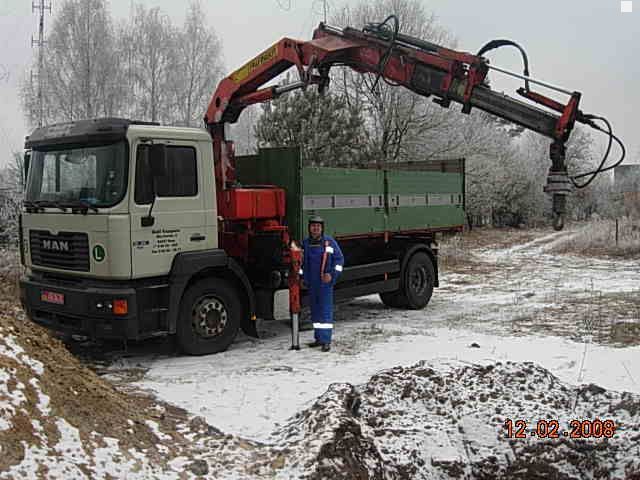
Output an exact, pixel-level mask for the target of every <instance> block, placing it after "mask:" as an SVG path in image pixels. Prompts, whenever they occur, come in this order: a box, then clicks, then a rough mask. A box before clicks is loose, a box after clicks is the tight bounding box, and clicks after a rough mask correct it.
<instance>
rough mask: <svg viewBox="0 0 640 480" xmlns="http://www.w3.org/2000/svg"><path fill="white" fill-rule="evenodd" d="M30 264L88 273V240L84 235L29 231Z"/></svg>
mask: <svg viewBox="0 0 640 480" xmlns="http://www.w3.org/2000/svg"><path fill="white" fill-rule="evenodd" d="M29 247H30V250H31V263H33V264H34V265H40V266H42V267H52V268H60V269H64V270H75V271H78V272H88V271H89V239H88V236H87V234H86V233H74V232H60V233H59V234H58V235H53V234H52V233H51V232H48V231H46V230H30V231H29Z"/></svg>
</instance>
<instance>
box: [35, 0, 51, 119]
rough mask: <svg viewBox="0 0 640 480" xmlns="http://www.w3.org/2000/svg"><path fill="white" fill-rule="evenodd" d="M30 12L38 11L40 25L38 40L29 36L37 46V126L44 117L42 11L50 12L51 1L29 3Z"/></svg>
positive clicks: (41, 0) (42, 0) (43, 0)
mask: <svg viewBox="0 0 640 480" xmlns="http://www.w3.org/2000/svg"><path fill="white" fill-rule="evenodd" d="M31 10H32V12H36V11H38V12H39V13H40V26H39V28H38V40H34V39H33V36H31V46H32V47H38V75H37V78H38V126H39V127H41V126H42V119H43V117H44V103H43V101H42V70H43V60H44V48H43V47H44V45H45V43H46V42H45V40H44V12H45V10H49V13H51V2H49V5H46V4H45V0H40V1H39V2H38V3H36V2H33V3H32V4H31Z"/></svg>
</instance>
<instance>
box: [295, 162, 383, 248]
mask: <svg viewBox="0 0 640 480" xmlns="http://www.w3.org/2000/svg"><path fill="white" fill-rule="evenodd" d="M302 192H303V224H306V222H307V220H308V218H309V216H311V215H320V216H321V217H322V218H324V220H325V229H326V232H327V233H328V234H329V235H333V236H344V235H357V234H364V233H370V232H382V231H384V229H385V225H386V224H385V212H384V173H383V172H382V171H380V170H356V169H348V168H303V169H302Z"/></svg>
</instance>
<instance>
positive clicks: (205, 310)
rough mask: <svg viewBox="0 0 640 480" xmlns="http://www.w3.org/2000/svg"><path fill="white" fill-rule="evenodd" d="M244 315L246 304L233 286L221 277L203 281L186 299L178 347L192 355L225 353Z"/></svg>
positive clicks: (190, 289) (196, 285)
mask: <svg viewBox="0 0 640 480" xmlns="http://www.w3.org/2000/svg"><path fill="white" fill-rule="evenodd" d="M241 315H242V305H241V303H240V300H239V297H238V292H237V291H236V290H235V288H233V286H231V285H230V284H229V283H228V282H226V281H225V280H223V279H220V278H207V279H204V280H200V281H198V282H197V283H195V284H194V285H192V286H191V287H189V289H188V290H187V292H186V293H185V294H184V296H183V298H182V303H181V306H180V318H179V320H178V325H177V332H176V333H177V337H178V344H179V345H180V348H181V349H182V350H183V351H184V352H185V353H188V354H190V355H206V354H209V353H217V352H222V351H224V350H226V349H227V348H229V345H231V343H232V342H233V340H234V338H235V337H236V335H237V333H238V330H239V328H240V317H241Z"/></svg>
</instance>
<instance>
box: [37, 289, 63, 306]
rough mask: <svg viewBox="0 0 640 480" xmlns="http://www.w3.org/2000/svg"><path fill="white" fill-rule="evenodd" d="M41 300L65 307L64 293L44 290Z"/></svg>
mask: <svg viewBox="0 0 640 480" xmlns="http://www.w3.org/2000/svg"><path fill="white" fill-rule="evenodd" d="M40 300H42V301H43V302H48V303H55V304H57V305H64V293H56V292H49V291H48V290H42V292H41V293H40Z"/></svg>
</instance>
